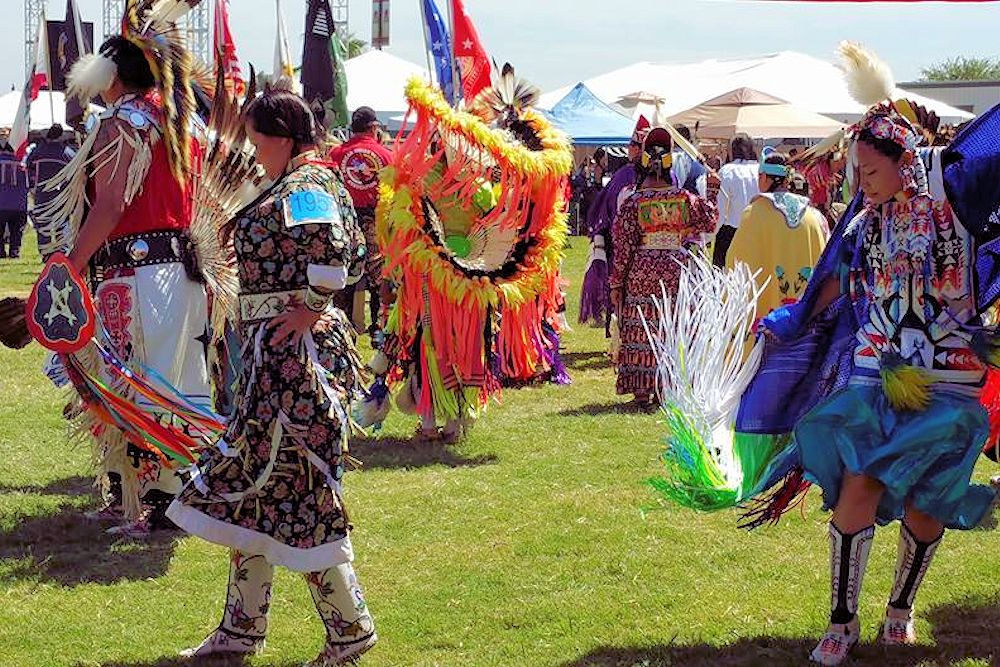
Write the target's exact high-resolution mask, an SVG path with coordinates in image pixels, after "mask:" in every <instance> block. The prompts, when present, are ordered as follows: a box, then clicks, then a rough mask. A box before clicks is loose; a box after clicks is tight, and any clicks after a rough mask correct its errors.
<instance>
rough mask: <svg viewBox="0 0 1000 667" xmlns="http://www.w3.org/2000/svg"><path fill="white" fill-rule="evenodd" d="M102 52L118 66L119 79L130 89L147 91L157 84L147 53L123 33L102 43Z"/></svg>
mask: <svg viewBox="0 0 1000 667" xmlns="http://www.w3.org/2000/svg"><path fill="white" fill-rule="evenodd" d="M100 53H101V54H102V55H104V56H107V57H108V58H111V60H112V62H114V64H115V65H116V66H117V68H118V79H119V80H120V81H121V82H122V85H124V86H125V87H126V88H128V89H129V90H139V91H142V92H146V91H147V90H149V89H150V88H152V87H153V86H155V85H156V78H155V77H154V76H153V70H152V69H150V67H149V61H147V60H146V54H144V53H143V52H142V49H140V48H139V47H138V46H136V45H135V44H133V43H132V42H130V41H128V40H127V39H125V38H124V37H122V36H121V35H114V36H112V37H109V38H108V39H107V40H105V42H104V44H102V45H101V49H100Z"/></svg>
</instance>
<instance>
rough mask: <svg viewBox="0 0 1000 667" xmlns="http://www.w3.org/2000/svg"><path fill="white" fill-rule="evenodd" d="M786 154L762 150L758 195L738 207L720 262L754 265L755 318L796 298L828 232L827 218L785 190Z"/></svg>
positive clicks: (788, 171) (789, 175)
mask: <svg viewBox="0 0 1000 667" xmlns="http://www.w3.org/2000/svg"><path fill="white" fill-rule="evenodd" d="M787 163H788V158H787V157H786V156H785V155H782V154H780V153H776V152H771V153H770V154H769V155H767V154H766V157H765V158H764V161H763V162H761V164H760V171H759V172H758V176H757V179H758V184H759V186H760V192H761V194H759V195H757V196H755V197H754V198H753V199H752V200H751V201H750V205H749V206H747V207H746V208H745V209H744V210H743V215H742V217H741V219H740V226H739V228H738V229H737V230H736V235H735V236H734V237H733V242H732V245H731V246H730V247H729V251H728V252H727V253H726V266H727V267H728V268H732V267H733V266H735V265H736V263H737V262H744V263H745V264H747V265H749V266H750V268H751V269H752V270H754V271H756V270H757V269H760V274H759V275H758V276H757V284H758V285H759V286H764V282H765V281H767V285H766V286H765V287H763V289H764V291H763V293H762V294H761V296H760V299H758V301H757V318H758V319H760V318H762V317H764V316H765V315H767V314H768V313H770V312H771V311H772V310H774V309H775V308H778V307H779V306H784V305H786V304H789V303H794V302H796V301H798V299H799V297H800V296H801V295H802V292H803V291H804V290H805V288H806V283H807V282H809V277H810V276H811V275H812V270H813V267H814V266H815V265H816V260H818V259H819V255H820V253H821V252H823V248H824V247H826V241H827V238H828V237H829V232H828V231H827V229H828V227H827V223H826V220H825V219H824V217H823V214H822V213H820V212H819V210H818V209H816V208H814V207H812V206H810V205H809V199H808V198H807V197H803V196H801V195H797V194H793V193H791V192H789V191H788V187H789V184H790V181H791V178H792V172H791V168H790V167H789V166H788V165H787Z"/></svg>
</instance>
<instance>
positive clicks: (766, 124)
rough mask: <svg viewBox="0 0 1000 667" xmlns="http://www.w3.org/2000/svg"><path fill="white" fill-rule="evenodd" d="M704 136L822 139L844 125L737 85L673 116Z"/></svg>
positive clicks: (678, 121)
mask: <svg viewBox="0 0 1000 667" xmlns="http://www.w3.org/2000/svg"><path fill="white" fill-rule="evenodd" d="M669 120H670V123H671V124H672V125H674V126H675V127H676V126H677V125H686V126H687V127H689V128H691V129H692V130H693V129H694V128H696V127H697V135H698V137H699V138H704V139H732V138H733V137H735V136H736V135H737V134H746V135H748V136H750V137H752V138H754V139H773V138H789V139H791V138H796V139H822V138H823V137H827V136H829V135H831V134H833V133H834V132H836V131H837V130H840V129H841V128H843V124H842V123H839V122H837V121H835V120H833V119H832V118H827V117H826V116H823V115H821V114H818V113H814V112H812V111H809V110H808V109H803V108H802V107H798V106H795V105H794V104H789V103H788V102H786V101H784V100H782V99H779V98H777V97H774V96H773V95H768V94H767V93H762V92H760V91H759V90H754V89H753V88H737V89H736V90H732V91H729V92H728V93H726V94H724V95H720V96H719V97H716V98H714V99H711V100H708V101H707V102H702V103H701V104H699V105H698V106H696V107H692V108H691V109H688V110H687V111H682V112H681V113H679V114H676V115H673V116H671V117H670V119H669Z"/></svg>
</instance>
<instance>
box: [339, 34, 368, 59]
mask: <svg viewBox="0 0 1000 667" xmlns="http://www.w3.org/2000/svg"><path fill="white" fill-rule="evenodd" d="M344 44H345V45H347V59H348V60H350V59H351V58H354V57H355V56H360V55H361V54H362V53H364V52H365V51H367V50H368V42H366V41H365V40H363V39H361V38H360V37H358V36H357V35H355V34H354V33H353V32H349V33H347V36H346V37H345V38H344Z"/></svg>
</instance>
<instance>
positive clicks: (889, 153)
mask: <svg viewBox="0 0 1000 667" xmlns="http://www.w3.org/2000/svg"><path fill="white" fill-rule="evenodd" d="M858 141H860V142H862V143H865V144H868V145H869V146H871V147H872V148H874V149H875V150H876V151H878V152H879V153H880V154H882V155H884V156H886V157H887V158H889V159H890V160H893V161H898V160H899V158H901V157H903V152H904V149H903V147H902V146H900V145H899V144H897V143H896V142H895V141H893V140H892V139H882V138H881V137H876V136H875V135H874V134H872V131H871V130H869V129H867V128H866V129H864V130H861V131H860V132H858Z"/></svg>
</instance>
